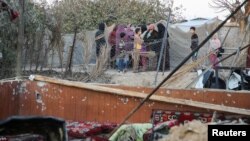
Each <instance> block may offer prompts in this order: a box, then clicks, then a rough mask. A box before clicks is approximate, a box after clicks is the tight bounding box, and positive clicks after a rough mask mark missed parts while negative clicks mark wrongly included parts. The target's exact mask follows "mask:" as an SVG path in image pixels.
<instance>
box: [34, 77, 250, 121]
mask: <svg viewBox="0 0 250 141" xmlns="http://www.w3.org/2000/svg"><path fill="white" fill-rule="evenodd" d="M32 77H33V80H36V81H43V82H48V83H54V84H59V85H64V86H69V87H77V88H83V89H88V90H92V91H97V92H103V93H109V94H115V95H120V96H128V97H136V98H142V99H143V98H145V97H146V96H147V95H146V94H144V93H139V92H134V91H126V90H121V89H115V88H107V87H103V86H97V85H90V84H86V83H81V82H72V81H68V80H60V79H55V78H50V77H45V76H40V75H34V76H32ZM150 100H153V101H158V102H165V103H171V104H180V105H185V106H192V107H197V108H203V109H210V110H215V111H221V112H228V113H235V114H241V115H248V116H250V110H247V109H241V108H235V107H228V106H224V105H216V104H210V103H204V102H197V101H192V100H185V99H177V98H171V97H164V96H158V95H153V96H152V97H151V98H150Z"/></svg>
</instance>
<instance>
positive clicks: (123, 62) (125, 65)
mask: <svg viewBox="0 0 250 141" xmlns="http://www.w3.org/2000/svg"><path fill="white" fill-rule="evenodd" d="M116 65H117V67H118V70H119V71H123V70H124V69H127V68H128V61H127V60H125V59H124V58H118V59H116Z"/></svg>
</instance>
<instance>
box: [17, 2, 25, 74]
mask: <svg viewBox="0 0 250 141" xmlns="http://www.w3.org/2000/svg"><path fill="white" fill-rule="evenodd" d="M24 4H25V0H19V5H20V9H19V11H20V16H19V25H18V39H17V42H18V44H17V57H16V77H17V78H19V77H21V75H22V49H23V45H24Z"/></svg>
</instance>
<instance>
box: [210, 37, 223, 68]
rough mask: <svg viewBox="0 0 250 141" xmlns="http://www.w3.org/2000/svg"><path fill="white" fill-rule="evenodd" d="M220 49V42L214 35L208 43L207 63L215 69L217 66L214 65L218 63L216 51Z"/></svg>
mask: <svg viewBox="0 0 250 141" xmlns="http://www.w3.org/2000/svg"><path fill="white" fill-rule="evenodd" d="M220 47H221V41H220V40H219V38H218V35H217V34H215V35H214V36H213V38H212V40H211V41H210V46H209V53H210V54H209V61H210V64H211V65H213V67H216V66H218V65H215V64H216V63H217V62H218V57H217V55H218V50H219V48H220Z"/></svg>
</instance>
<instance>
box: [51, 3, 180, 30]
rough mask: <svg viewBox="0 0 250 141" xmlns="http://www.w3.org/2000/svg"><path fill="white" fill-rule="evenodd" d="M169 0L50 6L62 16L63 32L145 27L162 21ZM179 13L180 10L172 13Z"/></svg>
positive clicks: (57, 4)
mask: <svg viewBox="0 0 250 141" xmlns="http://www.w3.org/2000/svg"><path fill="white" fill-rule="evenodd" d="M171 5H173V0H167V2H165V3H163V2H161V0H62V1H60V2H58V3H56V4H55V5H54V6H55V8H56V9H58V10H59V11H61V13H62V14H63V29H64V32H73V30H74V28H75V27H78V28H79V29H81V30H84V29H95V28H96V27H97V25H98V23H100V22H105V23H107V24H113V23H124V24H128V23H129V24H135V25H139V24H147V23H154V22H157V21H159V20H163V19H166V17H167V12H168V11H169V9H171V8H172V6H171ZM176 10H177V11H179V10H180V9H176Z"/></svg>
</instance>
